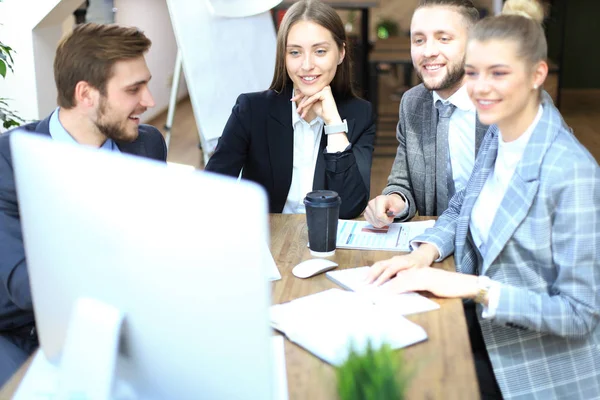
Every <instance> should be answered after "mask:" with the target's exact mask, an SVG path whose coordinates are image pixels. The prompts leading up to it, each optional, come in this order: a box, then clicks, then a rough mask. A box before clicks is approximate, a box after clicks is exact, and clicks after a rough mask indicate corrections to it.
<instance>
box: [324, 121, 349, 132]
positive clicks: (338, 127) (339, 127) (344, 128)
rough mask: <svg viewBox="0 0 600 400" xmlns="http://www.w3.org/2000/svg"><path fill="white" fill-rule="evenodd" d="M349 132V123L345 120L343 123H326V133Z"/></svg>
mask: <svg viewBox="0 0 600 400" xmlns="http://www.w3.org/2000/svg"><path fill="white" fill-rule="evenodd" d="M341 132H345V133H348V123H347V122H346V120H343V121H342V123H341V124H335V125H325V134H326V135H331V134H332V133H341Z"/></svg>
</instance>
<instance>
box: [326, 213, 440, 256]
mask: <svg viewBox="0 0 600 400" xmlns="http://www.w3.org/2000/svg"><path fill="white" fill-rule="evenodd" d="M434 224H435V221H434V220H428V221H416V222H395V223H393V224H391V225H389V226H385V227H383V228H375V227H374V226H373V225H371V224H369V223H368V222H367V221H349V220H344V219H340V220H339V221H338V231H337V243H336V246H337V248H339V249H361V250H391V251H410V241H411V240H412V239H414V238H415V237H417V236H419V235H420V234H422V233H423V232H425V230H426V229H427V228H431V227H432V226H433V225H434Z"/></svg>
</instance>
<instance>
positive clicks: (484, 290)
mask: <svg viewBox="0 0 600 400" xmlns="http://www.w3.org/2000/svg"><path fill="white" fill-rule="evenodd" d="M477 286H478V289H477V294H476V295H475V299H473V300H474V301H475V303H479V304H484V303H485V299H486V298H487V296H488V294H489V292H490V288H491V287H492V280H491V279H490V278H488V277H487V276H485V275H481V276H478V277H477ZM484 305H485V304H484Z"/></svg>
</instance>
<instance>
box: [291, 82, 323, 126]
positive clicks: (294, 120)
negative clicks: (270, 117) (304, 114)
mask: <svg viewBox="0 0 600 400" xmlns="http://www.w3.org/2000/svg"><path fill="white" fill-rule="evenodd" d="M295 93H296V90H292V97H294V96H295ZM290 103H292V126H293V127H294V128H295V127H296V124H298V123H302V122H304V123H305V124H306V123H307V124H308V125H309V126H313V125H314V124H317V123H319V124H320V123H323V120H322V119H321V117H319V116H317V117H316V118H315V119H313V120H312V121H310V122H306V121H304V120H303V119H302V118H301V117H300V114H298V109H297V107H296V102H295V101H290Z"/></svg>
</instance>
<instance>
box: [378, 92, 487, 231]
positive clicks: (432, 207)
mask: <svg viewBox="0 0 600 400" xmlns="http://www.w3.org/2000/svg"><path fill="white" fill-rule="evenodd" d="M437 120H438V118H437V110H436V108H435V107H434V104H433V93H432V92H431V91H430V90H427V89H426V88H425V86H423V84H420V85H418V86H415V87H413V88H412V89H410V90H409V91H407V92H406V93H404V95H403V96H402V101H401V102H400V121H399V122H398V126H397V128H396V137H397V139H398V142H399V143H398V150H397V151H396V159H395V160H394V165H393V166H392V171H391V173H390V176H389V177H388V184H387V186H386V187H385V188H384V189H383V194H386V195H387V194H390V193H402V194H403V195H404V196H405V197H406V199H407V200H408V204H409V209H408V214H407V215H406V216H404V217H402V218H401V220H409V219H411V218H412V217H414V216H415V213H416V212H417V211H418V212H419V215H440V214H441V213H442V212H443V211H444V210H436V203H437V197H436V196H441V199H440V200H441V202H442V204H448V201H449V200H450V199H448V186H447V179H446V164H447V157H448V156H447V151H448V138H447V137H446V136H443V137H442V136H441V135H440V136H437ZM487 129H488V127H487V125H483V124H481V123H480V122H479V120H477V124H476V127H475V154H477V153H478V151H479V147H480V145H481V141H482V139H483V137H484V136H485V133H486V132H487Z"/></svg>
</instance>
